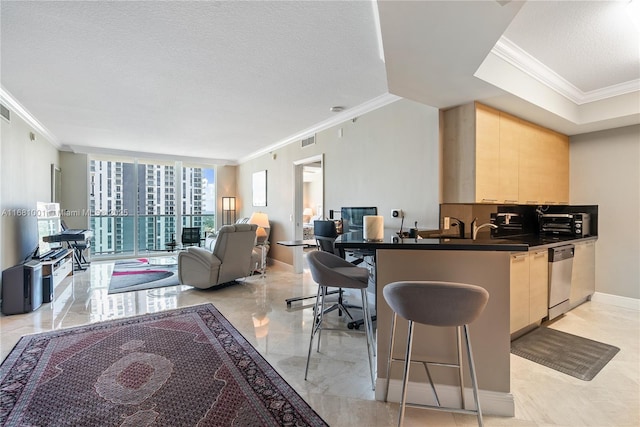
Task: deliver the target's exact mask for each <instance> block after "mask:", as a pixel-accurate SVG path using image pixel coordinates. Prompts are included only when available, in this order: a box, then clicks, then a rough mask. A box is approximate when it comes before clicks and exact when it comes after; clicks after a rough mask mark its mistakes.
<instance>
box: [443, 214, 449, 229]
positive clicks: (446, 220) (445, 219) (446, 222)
mask: <svg viewBox="0 0 640 427" xmlns="http://www.w3.org/2000/svg"><path fill="white" fill-rule="evenodd" d="M443 223H444V224H443V225H442V228H444V229H445V230H448V229H449V228H451V218H450V217H448V216H445V217H444V220H443Z"/></svg>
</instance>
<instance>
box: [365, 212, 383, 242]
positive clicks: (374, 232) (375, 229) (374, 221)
mask: <svg viewBox="0 0 640 427" xmlns="http://www.w3.org/2000/svg"><path fill="white" fill-rule="evenodd" d="M362 219H363V221H364V233H363V237H364V240H383V239H384V217H382V216H380V215H365V216H363V217H362Z"/></svg>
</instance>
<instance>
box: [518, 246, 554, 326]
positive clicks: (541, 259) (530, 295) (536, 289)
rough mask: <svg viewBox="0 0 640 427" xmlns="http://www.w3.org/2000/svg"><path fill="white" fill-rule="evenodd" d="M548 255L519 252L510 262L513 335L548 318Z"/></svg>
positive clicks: (534, 252)
mask: <svg viewBox="0 0 640 427" xmlns="http://www.w3.org/2000/svg"><path fill="white" fill-rule="evenodd" d="M548 256H549V255H548V251H547V249H541V250H538V251H531V252H520V253H514V254H512V255H511V259H510V270H509V271H510V291H511V292H510V297H509V300H510V322H509V324H510V327H509V330H510V333H514V332H516V331H519V330H520V329H522V328H526V327H527V326H529V325H531V324H534V323H537V322H539V321H541V320H542V319H543V318H545V317H546V316H547V307H548V294H549V264H548V260H549V259H548Z"/></svg>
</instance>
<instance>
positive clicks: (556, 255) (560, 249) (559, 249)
mask: <svg viewBox="0 0 640 427" xmlns="http://www.w3.org/2000/svg"><path fill="white" fill-rule="evenodd" d="M574 251H575V246H574V245H563V246H556V247H555V248H549V262H558V261H562V260H565V259H569V258H573V253H574Z"/></svg>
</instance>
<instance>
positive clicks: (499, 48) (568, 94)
mask: <svg viewBox="0 0 640 427" xmlns="http://www.w3.org/2000/svg"><path fill="white" fill-rule="evenodd" d="M491 53H493V54H494V55H496V56H498V57H499V58H501V59H502V60H504V61H506V62H507V63H509V64H511V65H512V66H514V67H516V68H517V69H519V70H520V71H522V72H524V73H525V74H527V75H528V76H530V77H531V78H534V79H536V80H538V81H539V82H541V83H542V84H544V85H546V86H548V87H549V88H551V89H553V90H554V91H556V92H557V93H559V94H560V95H562V96H564V97H565V98H567V99H569V100H570V101H572V102H573V103H575V104H577V105H583V104H587V103H590V102H595V101H601V100H603V99H607V98H612V97H614V96H619V95H624V94H627V93H631V92H636V91H638V90H640V80H631V81H628V82H624V83H620V84H617V85H613V86H608V87H604V88H601V89H596V90H592V91H589V92H583V91H582V90H580V89H578V88H577V87H575V86H574V85H573V84H571V83H570V82H568V81H567V80H566V79H564V78H563V77H561V76H560V75H558V74H557V73H556V72H555V71H553V70H551V69H550V68H549V67H547V66H546V65H544V64H543V63H542V62H540V61H538V60H537V59H536V58H534V57H533V56H531V55H530V54H529V53H527V52H526V51H524V50H523V49H522V48H520V46H518V45H517V44H515V43H514V42H512V41H511V40H509V39H508V38H506V37H504V36H502V37H500V40H498V42H497V43H496V45H495V46H494V47H493V49H491Z"/></svg>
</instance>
